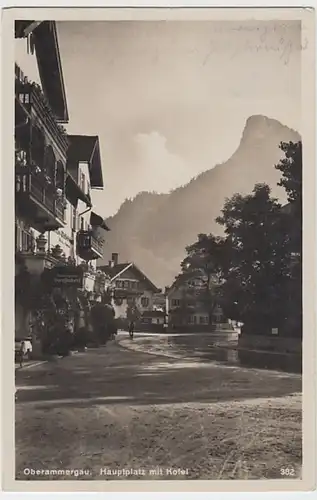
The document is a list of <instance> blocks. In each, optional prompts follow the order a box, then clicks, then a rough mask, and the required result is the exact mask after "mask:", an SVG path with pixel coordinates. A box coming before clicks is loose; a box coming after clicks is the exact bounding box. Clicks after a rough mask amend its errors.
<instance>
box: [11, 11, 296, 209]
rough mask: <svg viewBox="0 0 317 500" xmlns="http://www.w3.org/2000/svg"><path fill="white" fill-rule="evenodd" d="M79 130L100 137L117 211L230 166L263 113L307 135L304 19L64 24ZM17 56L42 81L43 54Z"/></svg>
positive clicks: (73, 116) (71, 106) (108, 196)
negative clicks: (246, 131) (247, 128)
mask: <svg viewBox="0 0 317 500" xmlns="http://www.w3.org/2000/svg"><path fill="white" fill-rule="evenodd" d="M57 29H58V36H59V46H60V53H61V60H62V68H63V74H64V81H65V87H66V96H67V101H68V110H69V115H70V121H69V124H68V125H67V130H68V132H69V133H71V134H88V135H89V134H91V135H98V136H99V140H100V146H101V155H102V165H103V176H104V183H105V189H104V191H103V192H95V193H94V194H93V202H94V204H95V207H96V209H97V211H98V213H100V214H102V215H103V216H105V217H107V216H110V215H112V214H114V213H115V212H116V211H117V210H118V209H119V207H120V205H121V203H122V202H123V201H124V200H125V199H126V198H133V197H134V196H135V195H136V194H137V193H139V192H140V191H156V192H164V193H166V192H169V191H170V190H172V189H175V188H176V187H179V186H180V185H184V184H186V183H187V182H188V181H189V180H190V179H191V178H192V177H195V176H197V175H198V174H199V173H201V172H203V171H205V170H208V169H210V168H213V167H214V166H215V165H216V164H218V163H221V162H224V161H226V160H227V159H228V158H230V156H231V155H232V154H233V153H234V151H235V150H236V149H237V147H238V145H239V142H240V139H241V136H242V132H243V128H244V125H245V122H246V120H247V118H248V117H250V116H252V115H258V114H262V115H265V116H268V117H270V118H275V119H277V120H279V121H280V122H281V123H282V124H283V125H287V126H289V127H291V128H294V129H295V130H297V131H299V132H300V131H301V123H300V115H301V109H300V93H301V88H300V80H301V71H300V54H301V44H300V40H301V32H300V23H299V22H297V21H289V22H286V21H283V22H278V21H276V22H264V21H246V22H243V23H241V22H237V21H235V22H228V21H196V22H189V21H167V22H164V21H163V22H157V21H139V22H131V21H108V22H103V21H102V22H94V21H90V22H78V21H73V22H58V23H57ZM23 43H25V42H24V41H23V40H22V41H21V40H17V41H16V59H17V61H18V63H19V64H20V65H21V66H22V68H23V69H24V68H25V72H26V74H27V75H29V76H30V77H31V76H33V78H34V79H36V78H38V75H37V74H36V72H37V71H36V64H35V61H34V57H33V58H32V56H30V55H26V54H25V49H23V47H22V44H23Z"/></svg>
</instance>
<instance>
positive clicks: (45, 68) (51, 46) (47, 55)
mask: <svg viewBox="0 0 317 500" xmlns="http://www.w3.org/2000/svg"><path fill="white" fill-rule="evenodd" d="M32 22H33V21H32ZM28 23H31V21H28ZM28 27H30V26H28ZM33 42H34V47H35V53H36V59H37V64H38V69H39V74H40V78H41V84H42V88H43V92H44V94H45V96H46V97H47V99H48V101H49V103H50V106H51V108H52V111H53V113H54V115H55V118H56V119H57V120H58V121H60V122H62V123H67V122H68V120H69V117H68V109H67V99H66V92H65V85H64V78H63V71H62V64H61V58H60V53H59V46H58V38H57V31H56V23H55V21H43V22H41V23H39V24H38V26H36V27H35V29H34V30H33V31H32V43H33Z"/></svg>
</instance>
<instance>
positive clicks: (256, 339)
mask: <svg viewBox="0 0 317 500" xmlns="http://www.w3.org/2000/svg"><path fill="white" fill-rule="evenodd" d="M238 347H239V348H242V349H254V350H260V351H261V350H262V351H274V352H281V353H282V352H289V353H298V354H300V353H301V352H302V341H301V339H296V338H291V337H290V338H287V337H278V336H274V335H271V336H269V335H240V336H239V340H238Z"/></svg>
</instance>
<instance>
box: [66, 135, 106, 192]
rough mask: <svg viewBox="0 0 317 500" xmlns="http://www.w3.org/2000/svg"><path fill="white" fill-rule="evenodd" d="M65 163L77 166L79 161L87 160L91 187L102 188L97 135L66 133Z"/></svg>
mask: <svg viewBox="0 0 317 500" xmlns="http://www.w3.org/2000/svg"><path fill="white" fill-rule="evenodd" d="M68 140H69V148H68V151H67V163H68V166H71V167H72V168H74V167H76V168H78V164H79V163H80V162H87V163H88V168H89V175H90V185H91V187H92V188H103V177H102V166H101V157H100V146H99V137H98V136H97V135H68Z"/></svg>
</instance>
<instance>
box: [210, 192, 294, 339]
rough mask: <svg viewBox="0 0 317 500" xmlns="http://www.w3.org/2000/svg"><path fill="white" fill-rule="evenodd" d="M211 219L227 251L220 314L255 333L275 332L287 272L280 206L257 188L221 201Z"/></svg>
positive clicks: (281, 318) (282, 313) (281, 313)
mask: <svg viewBox="0 0 317 500" xmlns="http://www.w3.org/2000/svg"><path fill="white" fill-rule="evenodd" d="M216 220H217V222H218V223H219V224H221V225H222V226H224V228H225V234H226V238H227V245H229V246H230V250H229V254H230V258H229V259H228V260H227V262H226V263H225V265H224V266H223V277H224V282H223V284H222V287H221V295H222V299H223V304H224V312H225V313H227V314H228V315H229V317H231V318H232V319H236V320H239V321H242V322H244V323H245V324H246V328H248V329H250V331H252V329H253V330H254V331H256V332H257V333H267V332H268V331H269V330H270V329H271V328H272V327H281V325H283V322H284V321H285V314H286V311H285V300H284V295H283V293H284V291H285V287H286V283H287V282H288V280H289V269H290V252H289V236H288V224H287V216H286V214H283V213H281V205H280V204H279V203H278V202H277V200H276V199H274V198H271V197H270V188H269V186H267V185H265V184H258V185H256V186H255V187H254V190H253V192H252V194H250V195H247V196H242V195H240V194H236V195H234V196H233V197H232V198H231V199H228V200H226V202H225V205H224V207H223V209H222V215H221V216H220V217H218V218H217V219H216ZM254 331H253V333H254Z"/></svg>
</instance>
